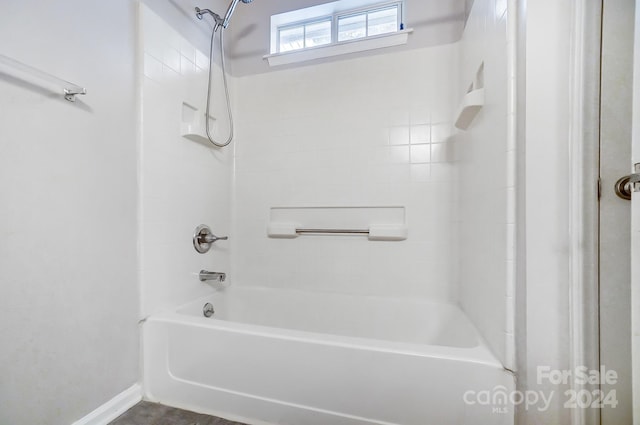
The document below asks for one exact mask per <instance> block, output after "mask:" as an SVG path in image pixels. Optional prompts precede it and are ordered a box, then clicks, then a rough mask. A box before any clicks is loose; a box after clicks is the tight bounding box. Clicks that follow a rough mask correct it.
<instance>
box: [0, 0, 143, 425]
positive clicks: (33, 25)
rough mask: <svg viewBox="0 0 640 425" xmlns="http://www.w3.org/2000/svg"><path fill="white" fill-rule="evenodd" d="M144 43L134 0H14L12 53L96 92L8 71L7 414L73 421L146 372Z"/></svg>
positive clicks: (43, 424) (2, 150)
mask: <svg viewBox="0 0 640 425" xmlns="http://www.w3.org/2000/svg"><path fill="white" fill-rule="evenodd" d="M133 40H135V2H134V1H130V0H114V1H108V2H92V3H91V4H90V5H88V4H87V3H86V2H84V1H78V0H67V1H64V2H48V1H37V0H24V1H4V2H2V13H1V14H0V54H3V55H6V56H9V57H12V58H14V59H16V60H19V61H22V62H24V63H27V64H29V65H31V66H34V67H36V68H39V69H41V70H43V71H45V72H48V73H51V74H54V75H56V76H59V77H61V78H64V79H67V80H70V81H72V82H75V83H78V84H81V85H83V86H85V87H86V88H87V95H86V96H78V99H77V101H76V102H75V103H70V102H67V101H66V100H64V99H63V97H62V95H61V92H56V93H53V92H51V91H50V90H49V89H48V88H46V89H45V88H42V86H41V85H40V83H34V80H32V79H30V78H29V77H26V76H24V74H22V73H14V72H12V71H10V70H9V71H8V70H7V68H5V67H2V69H1V70H0V110H1V111H2V113H0V199H2V201H1V202H0V375H1V376H2V378H0V423H2V424H30V425H68V424H70V423H72V422H74V421H75V420H77V419H80V418H81V417H83V416H84V415H86V414H87V413H89V412H91V411H93V410H94V409H95V408H96V407H98V406H100V405H101V404H103V403H104V402H106V401H107V400H109V399H111V398H112V397H114V396H115V395H117V394H119V393H120V392H122V391H124V390H125V389H127V388H129V387H131V386H132V385H133V384H135V383H136V382H137V380H138V324H137V321H138V315H137V312H138V288H137V281H136V258H137V255H136V193H137V185H136V137H135V134H136V133H135V128H136V123H135V44H134V42H133ZM23 78H26V79H28V80H29V81H30V82H25V81H24V80H23ZM45 86H46V87H50V86H49V85H47V84H45Z"/></svg>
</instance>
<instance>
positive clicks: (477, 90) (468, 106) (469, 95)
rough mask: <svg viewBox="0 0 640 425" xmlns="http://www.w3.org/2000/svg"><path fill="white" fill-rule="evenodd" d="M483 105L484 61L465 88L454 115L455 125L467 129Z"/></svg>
mask: <svg viewBox="0 0 640 425" xmlns="http://www.w3.org/2000/svg"><path fill="white" fill-rule="evenodd" d="M483 106H484V62H481V63H480V66H479V67H478V70H477V71H476V75H475V77H474V79H473V82H472V83H471V85H469V88H468V89H467V92H466V93H465V95H464V97H463V98H462V102H460V106H459V107H458V111H457V113H456V115H455V124H454V125H455V126H456V128H459V129H460V130H467V129H468V128H469V126H470V125H471V123H472V122H473V120H474V119H475V117H476V115H478V112H480V110H481V109H482V107H483Z"/></svg>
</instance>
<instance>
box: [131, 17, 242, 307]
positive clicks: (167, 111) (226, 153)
mask: <svg viewBox="0 0 640 425" xmlns="http://www.w3.org/2000/svg"><path fill="white" fill-rule="evenodd" d="M165 18H166V19H165ZM168 20H171V16H168V17H167V16H163V17H160V16H158V15H157V14H156V13H155V12H153V11H152V10H151V9H149V8H148V7H147V6H146V5H144V4H141V6H140V22H141V30H140V38H141V50H140V54H141V58H140V59H141V62H142V65H141V67H142V69H141V73H142V75H140V84H141V96H142V102H141V108H142V121H141V147H140V175H139V178H140V194H139V197H140V245H141V259H140V260H141V261H140V279H141V288H142V289H141V290H142V306H141V312H140V315H141V317H147V316H148V315H149V314H152V313H153V312H157V311H158V310H160V309H163V308H168V307H175V306H176V305H179V304H180V303H183V302H186V301H189V300H192V299H193V298H196V297H198V296H201V295H203V294H206V293H208V292H210V291H211V290H212V289H211V288H212V287H211V286H210V285H208V284H204V283H202V282H200V281H199V280H198V276H197V275H198V272H199V271H200V270H201V269H207V270H211V271H219V272H228V271H229V263H230V261H229V249H228V248H229V243H228V242H226V241H220V242H218V243H216V244H215V246H214V247H213V249H212V250H211V251H209V252H208V253H206V254H199V253H197V252H196V251H195V249H194V248H193V245H192V240H191V238H192V235H193V232H194V230H195V228H196V226H198V225H200V224H207V225H209V226H210V227H211V229H212V230H213V232H214V233H216V234H217V235H219V236H222V235H227V234H228V233H229V231H230V227H231V226H230V213H231V192H230V191H231V180H230V179H231V172H232V150H231V149H230V148H226V149H219V148H213V147H211V146H210V145H209V142H208V141H205V140H204V139H203V140H201V141H199V142H198V141H193V140H190V139H187V138H185V137H182V136H181V128H182V127H181V126H182V124H184V123H190V122H191V119H192V117H187V116H186V115H185V113H186V112H185V111H187V110H188V108H185V106H183V104H184V103H186V104H188V105H191V106H192V107H195V108H197V109H198V111H197V112H195V115H199V116H200V118H201V119H202V122H204V114H205V112H204V111H205V105H206V93H207V92H206V89H207V78H208V71H207V70H208V57H207V55H205V54H204V53H203V52H202V51H200V50H199V49H197V48H196V47H195V46H194V44H193V43H192V42H191V40H188V39H186V38H185V37H183V36H182V35H181V33H179V32H178V31H177V30H176V29H174V28H173V27H172V26H171V25H169V23H167V21H168ZM214 79H215V81H217V82H219V81H220V70H219V68H217V67H216V75H215V76H214ZM232 89H233V88H232ZM214 93H221V88H220V87H219V84H216V85H215V86H214ZM211 105H212V110H211V115H212V116H213V117H214V118H216V120H215V122H214V123H212V130H213V132H214V134H215V135H218V136H219V138H220V139H222V140H224V139H226V134H227V132H228V123H227V120H226V116H225V114H224V98H221V97H218V98H214V99H212V102H211ZM200 134H202V135H204V129H201V131H200Z"/></svg>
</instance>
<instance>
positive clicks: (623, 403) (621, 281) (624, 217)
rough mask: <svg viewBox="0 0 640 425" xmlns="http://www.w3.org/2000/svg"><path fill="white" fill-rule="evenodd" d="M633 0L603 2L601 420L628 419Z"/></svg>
mask: <svg viewBox="0 0 640 425" xmlns="http://www.w3.org/2000/svg"><path fill="white" fill-rule="evenodd" d="M634 3H635V1H634V0H604V1H603V3H602V6H603V10H602V32H601V35H602V63H601V85H600V88H601V90H600V98H601V105H600V106H601V107H600V117H601V120H600V161H599V162H600V180H601V183H602V190H601V197H600V215H599V223H600V229H599V244H600V254H599V271H600V275H599V303H600V315H599V318H598V319H599V331H600V353H599V354H600V365H602V366H603V367H605V368H606V369H607V370H614V371H616V373H617V374H618V379H617V380H615V381H608V380H602V382H601V383H600V384H601V385H600V390H601V391H602V392H603V394H605V395H609V394H610V395H612V396H613V395H615V399H616V401H617V403H613V401H612V400H611V399H609V401H611V402H610V403H603V406H602V409H601V411H600V424H601V425H631V423H632V406H633V402H632V398H631V397H632V391H631V387H632V372H631V358H632V353H631V350H632V349H631V301H630V298H631V287H630V284H629V282H630V280H631V255H630V246H631V240H630V239H631V235H630V234H629V226H630V222H631V211H630V207H631V202H630V201H629V200H627V199H623V198H621V197H620V196H617V195H616V193H615V192H614V188H615V186H616V184H617V182H618V181H619V179H620V178H621V177H623V176H628V175H629V174H630V172H631V169H630V158H631V142H630V141H631V137H632V129H633V115H632V105H633V90H630V87H632V85H633V78H634V76H633V69H634V20H635V4H634ZM627 194H629V195H630V193H627ZM623 195H626V194H623ZM625 197H626V196H625Z"/></svg>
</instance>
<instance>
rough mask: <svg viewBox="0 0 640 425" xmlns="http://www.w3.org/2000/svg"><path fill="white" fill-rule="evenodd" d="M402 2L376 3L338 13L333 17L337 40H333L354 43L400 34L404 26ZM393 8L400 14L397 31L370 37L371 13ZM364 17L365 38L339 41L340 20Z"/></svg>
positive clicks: (398, 15) (397, 20)
mask: <svg viewBox="0 0 640 425" xmlns="http://www.w3.org/2000/svg"><path fill="white" fill-rule="evenodd" d="M402 3H403V2H402V1H392V2H384V3H376V4H372V5H370V6H368V7H361V8H358V9H351V10H345V11H344V12H340V13H336V14H334V16H333V21H334V27H333V30H334V31H333V32H334V33H335V38H334V39H333V40H334V41H335V43H336V44H338V43H350V42H352V41H357V40H364V39H367V38H369V37H377V36H379V35H385V34H393V33H394V32H398V31H401V26H402V21H403V19H402ZM393 7H396V8H397V11H398V14H397V17H396V30H395V31H390V32H386V33H382V34H375V35H369V14H371V13H375V12H380V11H382V10H387V9H392V8H393ZM361 15H364V16H365V27H364V29H365V36H364V37H358V38H353V39H350V40H342V41H340V40H339V39H338V34H339V32H340V28H339V27H338V24H339V22H340V19H344V18H350V17H353V16H361Z"/></svg>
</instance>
